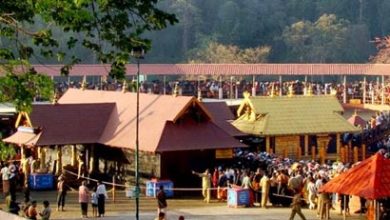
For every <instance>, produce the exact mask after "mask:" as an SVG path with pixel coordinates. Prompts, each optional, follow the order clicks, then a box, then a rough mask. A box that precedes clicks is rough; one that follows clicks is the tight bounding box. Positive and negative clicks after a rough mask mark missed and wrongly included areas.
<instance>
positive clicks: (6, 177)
mask: <svg viewBox="0 0 390 220" xmlns="http://www.w3.org/2000/svg"><path fill="white" fill-rule="evenodd" d="M0 172H1V178H2V180H3V194H4V195H6V194H8V193H9V187H10V185H9V177H10V171H9V168H8V166H7V164H4V166H3V168H1V171H0Z"/></svg>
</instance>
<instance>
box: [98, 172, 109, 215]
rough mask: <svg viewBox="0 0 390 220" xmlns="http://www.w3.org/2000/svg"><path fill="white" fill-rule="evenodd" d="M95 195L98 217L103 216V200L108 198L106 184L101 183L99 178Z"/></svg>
mask: <svg viewBox="0 0 390 220" xmlns="http://www.w3.org/2000/svg"><path fill="white" fill-rule="evenodd" d="M96 195H97V198H98V213H99V215H98V216H99V217H104V212H105V210H104V205H105V200H106V199H107V198H108V196H107V190H106V186H105V185H104V184H103V183H102V181H100V180H99V182H98V186H97V189H96Z"/></svg>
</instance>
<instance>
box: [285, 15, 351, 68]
mask: <svg viewBox="0 0 390 220" xmlns="http://www.w3.org/2000/svg"><path fill="white" fill-rule="evenodd" d="M348 24H349V22H348V21H347V20H344V19H337V17H336V16H335V15H333V14H331V15H327V14H324V15H322V16H321V17H320V18H319V19H318V20H317V21H316V22H314V23H312V22H310V21H300V22H297V23H294V24H292V25H291V27H288V28H286V29H285V31H284V33H283V39H284V42H285V44H286V45H287V47H288V49H289V50H290V51H291V53H290V56H289V61H294V62H319V63H325V62H339V61H340V60H342V55H343V51H342V48H343V46H345V44H346V43H347V42H346V39H347V30H348Z"/></svg>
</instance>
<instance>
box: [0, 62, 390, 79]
mask: <svg viewBox="0 0 390 220" xmlns="http://www.w3.org/2000/svg"><path fill="white" fill-rule="evenodd" d="M33 66H34V68H35V69H36V70H37V71H38V72H40V73H45V74H47V75H50V76H60V73H61V71H60V69H61V67H62V65H56V64H54V65H33ZM389 66H390V64H370V63H364V64H356V63H352V64H350V63H328V64H324V63H259V64H234V63H220V64H216V63H199V64H142V65H140V72H141V73H142V74H144V75H321V76H323V75H341V76H342V75H386V76H388V75H390V70H389V69H390V68H389ZM110 69H111V67H110V65H108V64H77V65H74V66H73V67H72V69H71V70H70V73H69V75H70V76H85V75H87V76H106V75H107V74H108V72H109V71H110ZM136 73H137V66H136V65H135V64H127V65H126V74H127V75H136ZM1 74H2V72H1V71H0V75H1Z"/></svg>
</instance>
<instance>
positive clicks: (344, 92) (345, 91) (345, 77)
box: [343, 75, 347, 104]
mask: <svg viewBox="0 0 390 220" xmlns="http://www.w3.org/2000/svg"><path fill="white" fill-rule="evenodd" d="M343 81H344V82H343V87H344V88H343V103H344V104H346V103H347V76H346V75H344V80H343Z"/></svg>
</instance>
